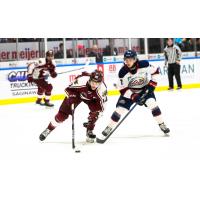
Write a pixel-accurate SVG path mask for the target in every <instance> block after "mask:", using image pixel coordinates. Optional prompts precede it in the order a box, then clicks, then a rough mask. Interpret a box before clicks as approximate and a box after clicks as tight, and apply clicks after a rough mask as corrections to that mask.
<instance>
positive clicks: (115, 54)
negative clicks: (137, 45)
mask: <svg viewBox="0 0 200 200" xmlns="http://www.w3.org/2000/svg"><path fill="white" fill-rule="evenodd" d="M113 51H114V52H113V55H114V56H117V55H118V50H117V48H116V47H114V50H113Z"/></svg>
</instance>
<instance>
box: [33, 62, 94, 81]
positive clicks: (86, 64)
mask: <svg viewBox="0 0 200 200" xmlns="http://www.w3.org/2000/svg"><path fill="white" fill-rule="evenodd" d="M89 64H90V61H87V62H86V63H85V65H83V67H80V68H77V69H72V70H68V71H65V72H59V73H57V74H58V75H60V74H67V73H70V72H74V71H78V70H82V69H85V67H87V66H88V65H89ZM30 77H32V76H30ZM40 79H44V77H41V78H38V79H36V80H40Z"/></svg>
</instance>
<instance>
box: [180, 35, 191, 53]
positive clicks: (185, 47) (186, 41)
mask: <svg viewBox="0 0 200 200" xmlns="http://www.w3.org/2000/svg"><path fill="white" fill-rule="evenodd" d="M193 49H194V48H193V43H192V40H191V38H183V40H182V43H181V50H182V51H192V50H193Z"/></svg>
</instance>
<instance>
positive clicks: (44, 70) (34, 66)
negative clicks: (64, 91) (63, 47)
mask: <svg viewBox="0 0 200 200" xmlns="http://www.w3.org/2000/svg"><path fill="white" fill-rule="evenodd" d="M53 58H54V54H53V51H51V50H49V51H47V52H46V58H45V59H44V60H42V59H40V60H39V63H37V62H34V63H31V64H29V66H28V75H27V79H28V82H34V83H35V84H36V85H37V86H38V91H37V94H38V98H37V101H36V104H39V105H45V106H48V107H52V106H54V105H53V104H51V103H50V102H49V99H50V96H51V91H52V89H53V86H52V85H51V84H50V83H48V81H47V79H48V77H49V76H51V77H52V78H55V77H56V76H57V73H56V72H55V61H54V60H53ZM44 94H45V98H44V104H43V103H42V98H43V95H44Z"/></svg>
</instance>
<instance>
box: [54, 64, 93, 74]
mask: <svg viewBox="0 0 200 200" xmlns="http://www.w3.org/2000/svg"><path fill="white" fill-rule="evenodd" d="M89 64H90V61H87V62H86V63H85V65H83V67H80V68H77V69H72V70H69V71H66V72H60V73H58V74H66V73H70V72H74V71H78V70H82V69H85V67H86V66H88V65H89Z"/></svg>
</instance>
